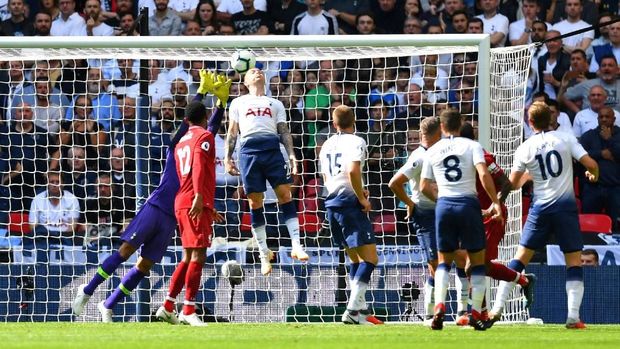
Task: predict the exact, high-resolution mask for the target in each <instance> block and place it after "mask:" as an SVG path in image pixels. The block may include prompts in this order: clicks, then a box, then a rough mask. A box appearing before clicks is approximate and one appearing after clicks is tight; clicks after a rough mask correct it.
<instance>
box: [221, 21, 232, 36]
mask: <svg viewBox="0 0 620 349" xmlns="http://www.w3.org/2000/svg"><path fill="white" fill-rule="evenodd" d="M217 34H218V35H235V34H236V33H235V27H233V26H232V24H228V23H222V24H220V29H219V30H218V32H217Z"/></svg>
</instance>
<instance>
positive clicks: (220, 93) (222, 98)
mask: <svg viewBox="0 0 620 349" xmlns="http://www.w3.org/2000/svg"><path fill="white" fill-rule="evenodd" d="M214 80H215V83H214V84H213V95H214V96H215V97H217V100H218V103H217V105H218V106H220V107H222V108H226V105H228V96H229V95H230V85H232V80H231V79H229V78H228V77H226V76H225V75H224V74H217V75H216V76H215V78H214Z"/></svg>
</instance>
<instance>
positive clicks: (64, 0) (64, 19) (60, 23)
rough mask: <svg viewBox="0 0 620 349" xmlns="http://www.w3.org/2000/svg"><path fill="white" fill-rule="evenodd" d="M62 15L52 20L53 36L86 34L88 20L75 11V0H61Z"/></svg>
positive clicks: (51, 31) (51, 33) (59, 3)
mask: <svg viewBox="0 0 620 349" xmlns="http://www.w3.org/2000/svg"><path fill="white" fill-rule="evenodd" d="M58 5H59V8H60V16H59V17H57V18H56V19H54V21H53V22H52V28H51V30H50V35H52V36H86V35H87V33H86V22H85V21H84V19H83V18H82V17H81V16H80V15H79V14H78V13H77V12H75V0H59V1H58Z"/></svg>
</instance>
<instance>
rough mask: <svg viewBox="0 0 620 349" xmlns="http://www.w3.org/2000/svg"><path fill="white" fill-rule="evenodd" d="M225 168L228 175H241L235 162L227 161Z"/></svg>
mask: <svg viewBox="0 0 620 349" xmlns="http://www.w3.org/2000/svg"><path fill="white" fill-rule="evenodd" d="M224 167H225V169H226V173H228V174H229V175H231V176H238V175H239V169H238V168H237V166H235V162H234V161H233V160H225V161H224Z"/></svg>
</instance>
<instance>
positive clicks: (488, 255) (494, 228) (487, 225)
mask: <svg viewBox="0 0 620 349" xmlns="http://www.w3.org/2000/svg"><path fill="white" fill-rule="evenodd" d="M502 208H503V210H502V211H503V212H502V215H503V217H504V219H503V220H502V221H501V222H500V221H497V220H492V219H491V218H488V219H486V220H485V221H484V234H485V235H486V240H487V244H486V252H485V259H486V260H487V261H492V260H494V259H497V255H498V247H499V243H500V242H501V241H502V239H503V238H504V234H505V233H506V219H507V218H508V211H507V210H506V208H505V207H502Z"/></svg>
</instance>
